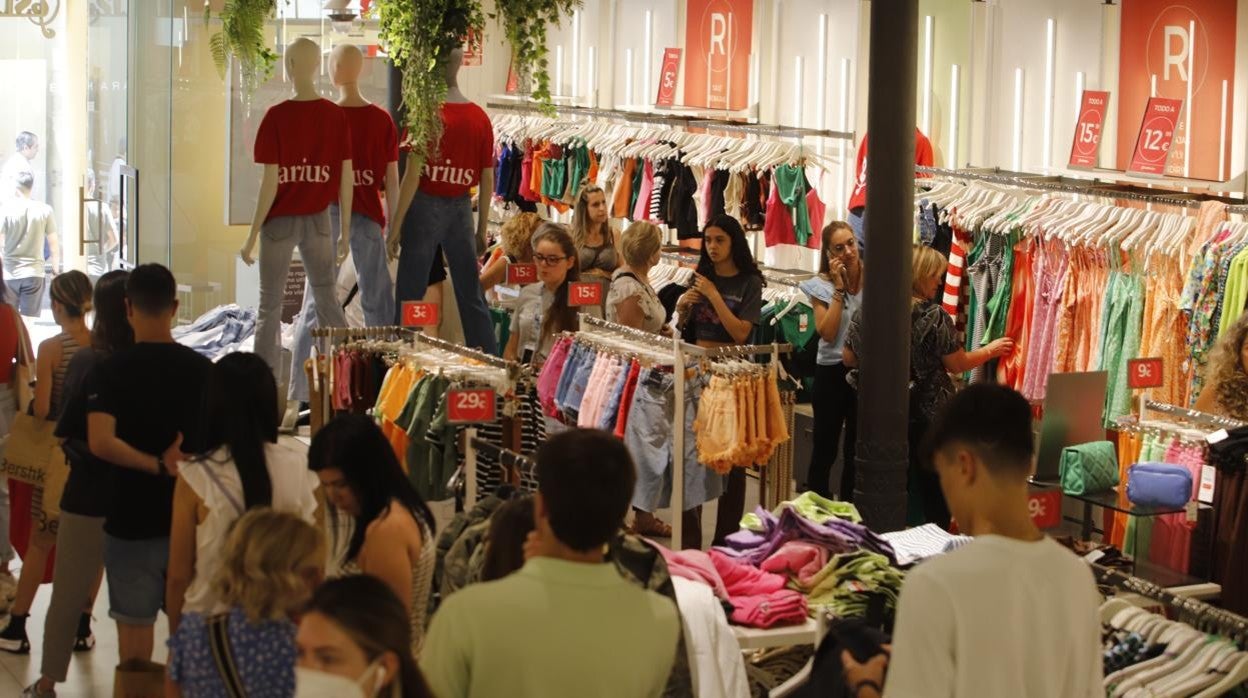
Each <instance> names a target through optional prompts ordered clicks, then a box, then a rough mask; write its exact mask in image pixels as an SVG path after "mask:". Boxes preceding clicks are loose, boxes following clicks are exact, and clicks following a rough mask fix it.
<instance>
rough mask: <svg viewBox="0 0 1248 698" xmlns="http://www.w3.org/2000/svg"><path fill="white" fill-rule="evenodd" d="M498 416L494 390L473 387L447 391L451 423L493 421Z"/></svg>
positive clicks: (447, 418) (448, 414)
mask: <svg viewBox="0 0 1248 698" xmlns="http://www.w3.org/2000/svg"><path fill="white" fill-rule="evenodd" d="M497 418H498V412H497V403H496V402H495V396H494V391H493V390H490V389H489V388H471V389H467V388H466V389H460V390H448V391H446V421H447V422H449V423H451V424H474V423H478V422H493V421H494V420H495V419H497Z"/></svg>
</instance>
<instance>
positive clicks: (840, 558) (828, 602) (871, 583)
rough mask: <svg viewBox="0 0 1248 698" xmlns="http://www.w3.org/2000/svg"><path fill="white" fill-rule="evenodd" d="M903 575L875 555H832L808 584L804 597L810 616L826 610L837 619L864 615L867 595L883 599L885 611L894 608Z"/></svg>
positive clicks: (885, 559) (870, 553) (881, 556)
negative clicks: (808, 587)
mask: <svg viewBox="0 0 1248 698" xmlns="http://www.w3.org/2000/svg"><path fill="white" fill-rule="evenodd" d="M904 578H905V574H904V573H903V572H902V571H901V570H899V569H897V568H896V567H893V566H892V564H891V563H889V561H888V558H887V557H884V556H883V555H880V554H878V553H872V552H866V551H859V552H856V553H845V554H843V555H836V556H834V557H833V558H832V559H831V560H829V561H828V564H827V566H826V567H824V568H823V569H822V570H820V571H819V572H818V573H817V574H816V575H815V576H814V577H813V578H811V580H810V591H809V592H808V593H807V597H808V606H809V608H810V609H811V613H817V612H818V611H819V609H826V610H828V611H830V612H831V613H832V614H833V615H835V616H837V617H838V618H849V617H853V616H861V615H864V614H866V612H867V604H868V601H867V599H868V595H869V594H878V595H880V596H883V597H884V599H885V607H886V609H887V610H889V611H893V610H895V609H896V608H897V596H898V594H900V593H901V583H902V581H903V580H904Z"/></svg>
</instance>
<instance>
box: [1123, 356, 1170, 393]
mask: <svg viewBox="0 0 1248 698" xmlns="http://www.w3.org/2000/svg"><path fill="white" fill-rule="evenodd" d="M1164 365H1165V364H1163V363H1162V360H1161V359H1156V358H1154V359H1129V360H1128V361H1127V387H1129V388H1131V389H1132V390H1140V389H1142V388H1160V387H1161V386H1162V385H1164V384H1165V382H1166V376H1165V374H1164V373H1162V368H1163V367H1164Z"/></svg>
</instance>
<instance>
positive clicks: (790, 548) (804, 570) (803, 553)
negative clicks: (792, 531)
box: [762, 541, 828, 589]
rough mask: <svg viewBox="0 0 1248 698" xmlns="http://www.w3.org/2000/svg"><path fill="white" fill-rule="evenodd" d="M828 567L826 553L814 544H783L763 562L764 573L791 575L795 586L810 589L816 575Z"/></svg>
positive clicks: (791, 542)
mask: <svg viewBox="0 0 1248 698" xmlns="http://www.w3.org/2000/svg"><path fill="white" fill-rule="evenodd" d="M827 565H828V551H827V549H826V548H822V547H820V546H818V545H815V544H814V543H799V542H797V541H790V542H788V543H785V544H784V545H782V546H781V547H780V549H779V550H777V551H776V552H775V553H774V554H772V556H771V557H769V558H767V559H766V560H764V561H763V564H762V569H763V570H764V571H765V572H774V573H776V574H788V575H791V576H792V578H793V580H794V581H795V582H796V584H797V586H799V587H801V588H803V589H809V588H810V582H811V580H812V579H813V578H814V576H815V575H816V574H818V573H819V572H820V570H822V569H823V568H824V567H827Z"/></svg>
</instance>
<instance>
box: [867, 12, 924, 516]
mask: <svg viewBox="0 0 1248 698" xmlns="http://www.w3.org/2000/svg"><path fill="white" fill-rule="evenodd" d="M918 33H919V14H918V0H888V1H887V2H884V1H882V0H876V2H873V3H871V42H870V43H871V49H870V73H869V75H870V80H869V83H868V92H867V95H868V96H867V99H868V104H867V131H868V133H870V135H871V161H870V165H869V167H867V211H868V212H869V215H868V216H867V220H866V238H867V248H868V249H869V250H870V257H869V258H868V260H867V269H868V271H867V274H866V287H865V289H864V293H863V307H862V315H863V318H864V322H863V323H862V330H863V331H862V343H863V346H862V351H861V352H859V355H860V356H861V375H860V380H859V382H858V387H859V392H858V415H859V416H858V450H857V462H858V482H857V485H856V487H855V488H854V489H855V492H854V502H855V504H857V505H858V508H859V510H860V511H861V512H862V515H863V517H864V518H865V521H866V523H867V525H869V526H870V527H871V528H872V529H874V530H876V531H896V530H900V529H902V528H904V527H905V524H906V470H907V463H908V450H907V444H906V424H907V419H908V407H909V381H910V341H909V338H910V279H911V256H912V251H911V245H912V240H913V219H914V125H915V81H916V73H917V70H918V68H917V65H918ZM916 447H917V445H916Z"/></svg>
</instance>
